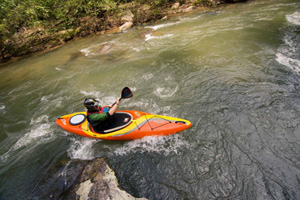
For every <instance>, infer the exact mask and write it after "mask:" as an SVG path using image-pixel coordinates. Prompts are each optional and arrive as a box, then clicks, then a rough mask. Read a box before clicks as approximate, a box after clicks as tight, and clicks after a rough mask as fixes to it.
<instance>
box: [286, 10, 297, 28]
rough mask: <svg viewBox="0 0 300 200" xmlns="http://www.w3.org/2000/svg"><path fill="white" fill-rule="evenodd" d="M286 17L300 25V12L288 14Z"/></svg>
mask: <svg viewBox="0 0 300 200" xmlns="http://www.w3.org/2000/svg"><path fill="white" fill-rule="evenodd" d="M286 19H287V20H288V21H289V22H290V23H292V24H295V25H300V12H298V11H297V12H294V13H293V14H290V15H287V16H286Z"/></svg>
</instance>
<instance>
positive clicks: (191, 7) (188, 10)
mask: <svg viewBox="0 0 300 200" xmlns="http://www.w3.org/2000/svg"><path fill="white" fill-rule="evenodd" d="M192 10H194V6H190V7H188V8H185V9H183V10H182V12H190V11H192Z"/></svg>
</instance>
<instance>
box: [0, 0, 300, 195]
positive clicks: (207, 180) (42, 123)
mask: <svg viewBox="0 0 300 200" xmlns="http://www.w3.org/2000/svg"><path fill="white" fill-rule="evenodd" d="M299 10H300V3H299V1H298V0H256V1H249V2H247V3H241V4H234V5H227V6H224V7H220V8H217V9H212V10H208V11H207V10H201V9H200V10H196V11H193V12H192V13H188V14H185V15H181V16H178V17H173V18H171V19H169V20H168V21H165V22H161V23H158V24H152V25H147V26H144V27H135V28H133V29H132V30H130V31H128V32H126V33H122V34H112V35H95V36H92V37H88V38H84V39H80V40H77V41H71V42H69V43H67V44H66V45H65V46H63V47H61V48H59V49H56V50H54V51H51V52H48V53H45V54H41V55H36V56H31V57H28V58H25V59H22V60H19V61H17V62H14V63H11V64H7V65H5V66H3V67H1V68H0V144H1V145H0V185H1V187H0V199H6V200H7V199H33V198H35V199H45V197H44V194H42V193H41V190H40V188H39V187H40V183H41V181H42V180H44V179H45V177H47V175H48V173H49V171H51V170H50V169H51V167H52V166H54V165H55V164H56V163H57V162H61V161H64V160H68V159H69V158H71V159H83V160H85V159H93V158H95V157H106V158H107V159H108V161H109V162H110V164H111V165H112V168H113V169H114V170H115V171H116V174H117V177H118V179H119V183H120V185H121V187H123V188H124V189H126V190H127V191H128V192H129V193H131V194H132V195H134V196H136V197H146V198H149V199H164V200H165V199H299V198H300V190H299V185H300V183H299V182H300V181H299V178H300V177H299V176H300V161H299V160H300V157H299V155H300V154H299V153H300V135H299V134H300V124H299V116H300V105H299V98H300V94H299V80H300V74H299V73H300V12H299ZM103 45H108V46H107V47H106V48H105V49H106V51H105V52H101V53H99V48H101V47H102V46H103ZM124 86H128V87H130V88H132V90H133V93H134V97H133V98H131V99H129V100H124V101H123V102H122V103H121V105H120V108H119V109H130V110H131V109H132V110H141V111H145V112H149V113H157V114H161V115H168V116H175V117H180V118H184V119H188V120H190V121H191V122H192V123H193V125H192V127H191V128H190V129H188V130H186V131H184V132H181V133H178V134H175V135H171V136H168V137H148V138H144V139H141V140H135V141H124V142H123V141H121V142H112V141H102V140H93V139H88V138H82V137H79V136H76V135H73V134H70V133H67V132H65V131H63V130H61V129H60V128H59V127H57V125H56V124H55V119H56V118H57V117H59V116H61V115H64V114H67V113H72V112H77V111H82V110H84V107H83V105H82V104H83V99H84V98H86V97H90V96H92V97H95V98H98V99H100V100H101V102H102V103H104V104H109V103H113V102H114V101H115V99H116V98H117V97H119V95H120V91H121V90H122V88H123V87H124ZM62 176H64V173H62ZM49 188H51V185H50V183H49ZM49 198H51V197H49Z"/></svg>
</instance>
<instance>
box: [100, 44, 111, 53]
mask: <svg viewBox="0 0 300 200" xmlns="http://www.w3.org/2000/svg"><path fill="white" fill-rule="evenodd" d="M112 47H113V44H110V43H107V44H104V45H101V46H100V48H98V50H97V51H96V54H105V53H108V52H109V50H110V49H111V48H112Z"/></svg>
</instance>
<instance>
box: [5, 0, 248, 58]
mask: <svg viewBox="0 0 300 200" xmlns="http://www.w3.org/2000/svg"><path fill="white" fill-rule="evenodd" d="M244 1H246V0H186V1H179V2H175V1H158V2H160V3H157V4H155V3H153V2H152V1H131V2H130V3H119V2H114V1H112V3H111V4H109V5H105V7H104V8H103V6H102V7H97V6H96V5H91V6H90V7H89V9H90V10H93V9H94V10H95V9H99V10H101V9H102V10H101V12H100V11H99V10H97V11H89V10H88V9H87V8H86V7H83V6H82V7H80V9H79V8H77V10H76V9H74V8H73V9H74V10H75V11H73V13H71V14H70V12H69V11H68V13H66V15H65V16H64V17H61V15H62V13H63V12H61V13H59V14H56V15H57V16H54V17H53V16H52V18H51V15H54V14H51V13H50V14H48V15H45V13H43V15H41V14H39V9H40V10H41V9H44V12H46V11H47V10H45V9H46V8H48V9H50V6H49V5H43V6H44V7H41V6H40V5H38V6H40V8H39V9H37V11H35V10H34V9H36V8H35V7H34V6H36V7H38V6H37V5H32V7H34V8H32V9H33V10H28V9H27V8H26V9H25V10H22V12H24V13H28V12H29V11H30V12H32V14H31V15H30V16H31V17H32V16H33V15H34V17H32V18H34V20H33V21H32V22H31V23H29V21H30V19H27V21H25V20H26V19H25V18H24V19H19V21H18V23H16V24H18V25H16V24H14V22H13V21H12V22H10V23H11V24H14V25H13V26H14V28H13V29H10V28H9V23H8V22H5V20H2V23H1V24H0V25H1V26H0V30H1V31H2V33H1V39H0V63H4V62H7V61H9V60H16V59H18V58H22V57H24V56H27V55H30V54H34V53H38V52H46V51H50V50H53V49H55V48H57V47H60V46H62V45H63V44H65V43H66V42H68V41H70V40H74V39H77V38H81V37H86V36H88V35H92V34H105V33H118V32H124V31H126V30H128V29H130V28H131V27H132V26H137V25H144V24H146V23H150V22H155V21H160V20H165V19H168V17H170V16H172V15H175V14H178V13H185V12H190V11H192V10H194V9H196V8H201V7H217V6H219V5H221V4H226V3H236V2H244ZM8 2H10V1H9V0H6V1H5V3H7V4H8ZM12 2H13V1H12ZM4 6H5V5H4ZM14 6H16V7H14ZM14 6H13V5H12V7H11V11H10V12H14V11H16V12H18V10H17V8H18V7H20V6H19V5H17V4H16V3H15V5H14ZM47 6H48V7H47ZM52 6H53V5H52ZM77 7H79V6H77ZM2 9H3V8H2ZM18 9H19V8H18ZM1 11H2V10H1ZM41 11H42V10H41ZM41 11H40V12H41ZM22 12H21V11H20V13H22ZM78 12H82V13H81V14H78ZM46 13H47V12H46ZM48 13H49V12H48ZM12 15H13V13H10V14H8V12H7V16H8V17H7V18H9V16H12ZM17 16H19V18H22V15H21V14H19V13H18V14H17ZM26 16H27V15H26ZM13 19H15V18H13ZM22 20H24V21H22ZM8 21H9V19H8ZM4 22H5V23H4ZM5 28H6V29H5ZM2 29H3V30H2ZM7 29H9V31H8V30H7Z"/></svg>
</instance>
